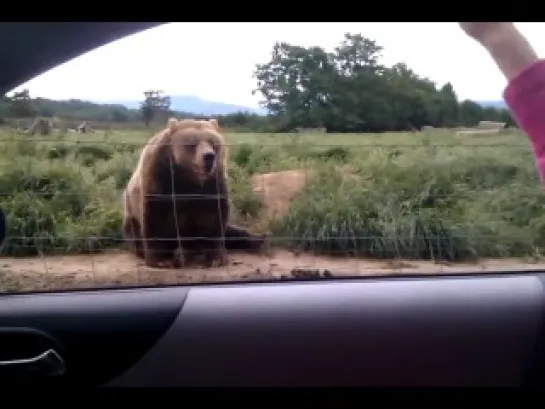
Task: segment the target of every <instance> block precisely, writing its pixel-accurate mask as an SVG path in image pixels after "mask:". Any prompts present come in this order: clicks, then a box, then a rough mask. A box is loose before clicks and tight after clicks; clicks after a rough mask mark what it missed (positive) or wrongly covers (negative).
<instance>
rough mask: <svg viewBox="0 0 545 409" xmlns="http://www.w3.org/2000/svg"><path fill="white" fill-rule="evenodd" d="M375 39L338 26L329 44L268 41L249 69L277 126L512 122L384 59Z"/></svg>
mask: <svg viewBox="0 0 545 409" xmlns="http://www.w3.org/2000/svg"><path fill="white" fill-rule="evenodd" d="M382 50H383V49H382V47H381V46H379V45H378V44H377V43H376V42H375V41H374V40H371V39H369V38H366V37H364V36H362V35H361V34H350V33H346V34H345V35H344V39H343V40H342V41H341V42H340V44H339V45H338V46H337V47H336V48H335V49H334V51H333V52H327V51H326V50H324V49H323V48H321V47H316V46H315V47H301V46H297V45H292V44H288V43H276V44H275V45H274V48H273V51H272V55H271V59H270V61H269V62H267V63H264V64H259V65H257V67H256V70H255V73H254V77H255V78H256V80H257V89H256V90H255V91H254V92H259V93H261V95H262V96H263V101H262V105H263V106H264V107H265V108H267V109H268V111H269V112H270V114H271V116H272V117H274V118H275V122H276V124H277V126H278V130H282V131H286V130H289V129H293V128H296V127H304V128H318V127H320V128H322V127H323V128H326V129H327V130H328V131H332V132H381V131H402V130H411V129H420V128H422V127H423V126H426V125H428V126H435V127H454V126H473V125H475V124H477V123H478V122H479V121H481V120H491V121H501V122H506V123H508V124H509V125H514V121H513V119H512V117H511V115H510V113H509V111H508V110H507V109H496V108H483V107H482V106H480V105H479V104H477V103H475V102H473V101H470V100H465V101H461V102H459V101H458V98H457V96H456V93H455V92H454V89H453V87H452V85H451V84H450V83H447V84H445V85H443V86H441V87H437V86H436V84H435V83H434V82H432V81H430V80H429V79H427V78H423V77H421V76H419V75H418V74H416V73H415V72H414V71H413V70H411V69H410V68H409V67H408V66H407V65H406V64H404V63H397V64H395V65H393V66H391V67H386V66H385V65H383V64H382V63H381V52H382Z"/></svg>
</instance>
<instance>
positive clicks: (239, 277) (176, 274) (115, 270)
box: [0, 250, 545, 292]
mask: <svg viewBox="0 0 545 409" xmlns="http://www.w3.org/2000/svg"><path fill="white" fill-rule="evenodd" d="M543 268H545V263H541V264H539V263H530V262H523V261H520V260H515V259H507V260H483V261H480V262H479V263H474V264H470V263H463V264H450V265H442V264H438V263H434V262H432V261H412V260H392V261H385V260H365V259H357V258H334V257H326V256H314V255H312V254H299V255H296V254H294V253H292V252H289V251H285V250H275V251H274V252H273V253H272V254H271V255H270V256H268V257H265V256H258V255H248V254H231V255H230V263H229V265H228V266H226V267H218V268H207V269H205V268H201V267H198V266H196V267H189V268H183V269H153V268H148V267H145V266H144V265H143V264H142V261H141V260H139V259H137V258H135V257H134V256H133V255H131V254H128V253H125V252H122V251H115V252H108V253H102V254H95V255H70V256H54V257H43V258H3V259H1V260H0V291H1V292H7V291H38V290H56V289H70V288H92V287H104V286H142V285H159V284H191V283H203V282H229V281H230V282H237V281H248V280H252V281H254V280H271V279H274V280H282V279H296V280H298V279H316V278H321V279H334V278H335V277H343V276H344V277H346V276H381V275H391V274H399V275H403V274H411V273H412V274H417V273H420V274H422V273H424V274H430V275H431V274H433V275H436V274H437V275H439V274H453V273H469V272H486V271H494V270H495V271H498V270H499V271H502V270H503V271H506V270H514V269H517V270H526V271H527V270H538V269H543Z"/></svg>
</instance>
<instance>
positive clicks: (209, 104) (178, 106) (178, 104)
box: [103, 95, 265, 115]
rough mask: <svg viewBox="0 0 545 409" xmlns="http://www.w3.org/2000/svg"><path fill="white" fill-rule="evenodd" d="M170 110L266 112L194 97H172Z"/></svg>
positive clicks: (124, 102) (125, 102)
mask: <svg viewBox="0 0 545 409" xmlns="http://www.w3.org/2000/svg"><path fill="white" fill-rule="evenodd" d="M170 101H171V105H170V109H171V110H173V111H178V112H188V113H192V114H201V115H228V114H233V113H235V112H250V113H255V114H259V115H265V111H264V110H263V109H259V108H249V107H245V106H241V105H234V104H226V103H224V102H214V101H207V100H205V99H202V98H200V97H197V96H192V95H172V96H171V97H170ZM140 102H141V101H131V100H114V101H104V102H103V103H107V104H119V105H124V106H126V107H127V108H130V109H138V107H139V106H140Z"/></svg>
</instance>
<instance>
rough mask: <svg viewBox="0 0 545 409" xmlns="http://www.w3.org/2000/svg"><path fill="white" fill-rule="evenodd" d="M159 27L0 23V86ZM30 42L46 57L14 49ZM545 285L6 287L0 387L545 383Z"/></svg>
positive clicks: (457, 278) (519, 274) (538, 278)
mask: <svg viewBox="0 0 545 409" xmlns="http://www.w3.org/2000/svg"><path fill="white" fill-rule="evenodd" d="M159 24H162V23H1V24H0V42H1V44H2V46H1V47H0V53H1V54H2V61H3V62H4V66H3V70H2V72H1V73H0V88H1V89H2V91H3V93H4V94H5V93H6V92H9V91H10V90H11V89H13V88H14V87H15V86H17V85H19V84H21V83H23V82H25V81H28V80H29V79H31V78H32V77H35V76H36V75H39V74H40V73H43V72H45V71H46V70H48V69H51V68H53V67H55V66H57V65H59V64H62V63H64V62H67V61H69V60H71V59H73V58H75V57H77V56H79V55H81V54H83V53H85V52H87V51H90V50H92V49H94V48H97V47H100V46H102V45H105V44H107V43H109V42H111V41H114V40H116V39H119V38H122V37H124V36H127V35H130V34H133V33H136V32H139V31H142V30H146V29H148V28H152V27H155V26H157V25H159ZM27 44H33V47H34V50H35V52H33V53H18V52H16V50H17V49H22V48H28V46H27ZM6 223H7V224H8V225H9V223H10V220H9V218H8V219H7V221H6V220H5V218H4V215H3V214H2V217H1V218H0V231H1V232H2V240H3V238H4V237H5V230H6V228H5V224H6ZM544 279H545V274H544V273H543V272H540V271H531V272H528V271H526V272H525V271H503V272H492V273H483V272H481V271H478V270H476V271H474V272H469V273H464V274H456V275H448V274H446V275H441V276H430V275H429V274H425V273H422V274H413V275H403V276H395V277H393V276H392V277H342V278H338V279H335V280H324V279H316V278H312V277H309V278H307V279H301V280H289V281H280V280H271V281H249V282H235V283H207V284H187V285H161V286H149V287H134V288H132V287H131V288H98V289H82V290H71V291H54V292H33V293H16V292H14V293H6V294H1V295H0V345H1V346H2V348H0V384H1V385H4V386H5V385H12V384H17V385H21V384H25V385H26V384H34V385H36V384H37V385H59V386H109V387H119V386H129V387H156V386H157V387H162V386H170V387H184V386H277V387H281V386H291V387H296V386H360V387H373V386H408V387H418V386H419V387H430V386H433V387H441V386H452V387H461V386H499V387H501V386H537V387H539V386H545V315H544V313H545V281H544Z"/></svg>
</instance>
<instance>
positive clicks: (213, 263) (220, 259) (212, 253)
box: [205, 249, 229, 267]
mask: <svg viewBox="0 0 545 409" xmlns="http://www.w3.org/2000/svg"><path fill="white" fill-rule="evenodd" d="M228 264H229V257H228V256H227V251H225V249H216V250H209V251H208V252H207V254H206V260H205V266H206V267H223V266H226V265H228Z"/></svg>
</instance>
